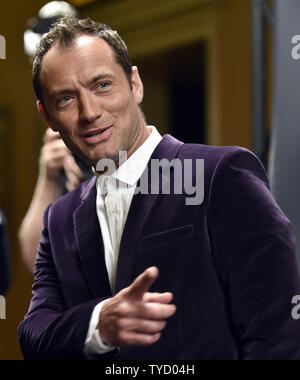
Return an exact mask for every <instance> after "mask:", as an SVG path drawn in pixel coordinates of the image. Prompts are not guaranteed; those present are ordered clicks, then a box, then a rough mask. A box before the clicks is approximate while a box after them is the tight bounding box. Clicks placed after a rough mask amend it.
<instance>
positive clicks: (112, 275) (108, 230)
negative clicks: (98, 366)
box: [85, 126, 162, 355]
mask: <svg viewBox="0 0 300 380" xmlns="http://www.w3.org/2000/svg"><path fill="white" fill-rule="evenodd" d="M148 128H149V129H150V130H151V134H150V136H149V137H148V138H147V140H146V141H145V142H144V143H143V145H141V146H140V148H139V149H138V150H136V151H135V152H134V153H133V154H132V155H131V156H130V157H129V158H128V160H127V161H125V162H124V163H123V164H122V165H121V166H120V167H119V168H118V169H117V170H116V171H114V172H113V173H112V174H111V175H107V174H103V175H101V176H99V177H98V180H97V200H96V208H97V215H98V219H99V224H100V227H101V233H102V239H103V244H104V253H105V262H106V268H107V273H108V276H109V282H110V286H111V290H112V294H114V289H115V282H116V272H117V264H118V258H119V249H120V243H121V238H122V234H123V230H124V226H125V222H126V219H127V215H128V211H129V208H130V205H131V201H132V198H133V195H134V192H135V189H136V185H137V182H138V180H139V179H140V177H141V176H142V174H143V172H144V170H145V169H146V167H147V165H148V162H149V160H150V158H151V156H152V153H153V152H154V150H155V148H156V147H157V145H158V144H159V143H160V142H161V140H162V136H161V135H160V134H159V132H158V131H157V129H156V128H155V127H153V126H149V127H148ZM106 301H107V300H105V301H103V302H101V303H100V304H98V305H97V306H96V307H95V309H94V311H93V314H92V317H91V321H90V325H89V330H88V334H87V338H86V341H85V354H87V355H92V354H104V353H107V352H109V351H111V350H113V349H115V347H108V346H106V345H105V344H104V343H103V342H102V340H101V338H100V334H99V331H98V329H97V325H98V322H99V317H100V313H101V309H102V306H103V304H104V303H105V302H106Z"/></svg>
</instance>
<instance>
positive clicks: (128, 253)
mask: <svg viewBox="0 0 300 380" xmlns="http://www.w3.org/2000/svg"><path fill="white" fill-rule="evenodd" d="M182 144H183V143H182V142H180V141H178V140H176V139H175V138H173V137H172V136H170V135H165V136H164V137H163V140H162V141H161V142H160V144H159V145H158V146H157V147H156V149H155V151H154V152H153V154H152V156H151V159H163V158H166V159H168V160H169V161H171V160H172V159H173V158H174V157H175V156H176V154H177V152H178V150H179V148H180V146H181V145H182ZM150 162H151V160H150V161H149V163H148V167H147V168H148V170H147V171H145V172H144V174H143V176H144V175H148V184H149V187H148V188H149V194H148V195H145V194H136V195H134V196H133V199H132V203H131V206H130V209H129V213H128V217H127V220H126V223H125V228H124V232H123V235H122V239H121V245H120V251H119V260H118V267H117V277H116V286H115V293H118V292H119V291H120V290H121V289H123V288H124V287H127V286H129V285H130V283H131V281H132V280H133V279H132V278H131V277H132V269H133V263H134V260H135V256H136V254H137V252H138V249H137V243H138V241H139V238H140V237H141V235H142V231H143V228H144V226H145V224H146V223H147V221H148V219H149V218H150V217H151V212H153V211H154V210H155V205H156V204H157V202H158V200H159V198H160V197H161V195H160V194H153V193H151V188H152V186H153V183H152V182H151V176H150V168H151V166H150ZM160 178H161V173H160Z"/></svg>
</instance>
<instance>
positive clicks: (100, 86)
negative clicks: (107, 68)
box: [98, 82, 109, 89]
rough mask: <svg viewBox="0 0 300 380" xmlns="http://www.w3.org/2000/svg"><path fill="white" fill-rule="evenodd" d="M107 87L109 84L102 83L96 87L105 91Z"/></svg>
mask: <svg viewBox="0 0 300 380" xmlns="http://www.w3.org/2000/svg"><path fill="white" fill-rule="evenodd" d="M108 86H109V83H107V82H103V83H99V85H98V87H99V88H100V89H101V88H103V89H106V88H107V87H108Z"/></svg>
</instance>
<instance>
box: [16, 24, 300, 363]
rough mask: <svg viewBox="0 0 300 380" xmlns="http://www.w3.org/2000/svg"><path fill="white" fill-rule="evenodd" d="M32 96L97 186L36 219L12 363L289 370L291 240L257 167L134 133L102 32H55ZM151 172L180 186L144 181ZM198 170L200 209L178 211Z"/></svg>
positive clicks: (138, 89) (84, 27) (131, 82)
mask: <svg viewBox="0 0 300 380" xmlns="http://www.w3.org/2000/svg"><path fill="white" fill-rule="evenodd" d="M187 75H188V73H187ZM33 83H34V88H35V92H36V95H37V98H38V108H39V111H40V113H41V114H42V116H43V117H44V118H45V120H46V121H47V123H48V124H49V126H50V127H51V128H52V129H53V130H54V131H58V132H59V133H60V135H61V137H62V139H63V140H64V142H65V143H66V145H67V146H68V148H69V149H70V150H71V151H72V152H73V153H75V154H77V155H78V156H79V157H81V158H82V159H85V160H86V161H87V162H89V163H90V164H92V165H93V167H94V168H95V170H96V171H97V172H98V177H96V176H95V177H93V178H92V179H91V180H89V181H87V182H85V183H84V184H83V185H81V186H80V187H79V188H77V189H76V190H75V191H73V192H71V193H69V194H67V195H66V196H65V197H63V198H61V199H60V200H58V201H57V202H55V203H54V204H53V205H51V206H49V207H48V209H47V210H46V212H45V215H44V224H45V227H44V230H43V233H42V237H41V241H40V246H39V252H38V257H37V263H36V271H35V284H34V286H33V298H32V301H31V305H30V309H29V312H28V314H27V316H26V317H25V319H24V321H23V322H22V323H21V325H20V327H19V337H20V343H21V347H22V350H23V353H24V356H25V358H27V359H89V358H99V359H104V358H116V359H117V358H119V359H232V360H236V359H299V358H300V326H299V323H297V322H296V321H294V320H293V319H292V317H291V309H292V305H291V300H292V298H293V297H294V296H295V295H296V294H300V293H299V292H300V277H299V272H298V268H297V263H296V258H295V241H294V238H293V235H292V233H291V227H290V223H289V221H288V220H287V219H286V217H285V216H284V215H283V214H282V212H281V210H280V209H279V207H278V206H277V204H276V202H275V201H274V199H273V197H272V195H271V193H270V191H269V189H268V183H267V178H266V174H265V171H264V169H263V168H262V166H261V164H260V163H259V161H258V160H257V158H256V157H255V156H254V155H253V154H252V153H250V152H249V151H247V150H245V149H242V148H238V147H208V146H203V145H190V144H189V145H187V144H183V143H181V142H179V141H178V140H176V139H174V138H173V137H172V136H170V135H166V136H164V137H161V136H160V135H159V133H158V132H157V130H156V129H155V128H154V127H148V126H147V125H146V122H145V120H144V117H143V114H142V111H141V108H140V104H141V102H142V99H143V85H142V81H141V79H140V76H139V73H138V70H137V68H136V67H132V64H131V62H130V59H129V57H128V53H127V49H126V46H125V44H124V42H123V41H122V40H121V39H120V37H119V36H118V34H117V33H116V32H114V31H112V30H111V29H110V28H108V27H106V26H104V25H102V24H98V23H94V22H92V21H90V20H81V21H78V20H74V19H70V18H67V19H63V20H61V21H60V22H58V23H57V24H56V25H55V26H54V27H53V29H52V30H51V31H50V33H49V34H48V35H47V36H45V38H44V39H43V41H42V42H41V45H40V47H39V49H38V51H37V55H36V58H35V63H34V68H33ZM183 127H184V126H183ZM125 153H126V154H125ZM163 159H164V160H166V161H168V162H170V163H172V162H173V163H174V162H175V161H174V160H176V165H177V166H179V167H180V165H178V163H179V164H180V163H182V164H183V166H181V168H183V173H182V172H181V173H180V172H179V171H178V170H175V167H173V169H174V170H170V171H169V175H168V173H167V171H166V170H164V169H163V170H162V171H159V170H158V171H156V172H154V174H155V175H154V177H155V178H156V179H153V175H152V174H153V173H151V175H149V173H150V170H148V169H150V167H152V166H153V167H155V165H152V163H153V162H154V163H155V162H157V160H163ZM197 160H198V161H197ZM199 160H204V164H205V171H204V184H203V181H202V185H204V197H203V201H202V203H201V202H191V201H190V202H188V201H187V200H188V197H187V195H191V193H190V192H189V191H183V192H181V193H180V191H178V185H182V183H183V182H184V181H186V180H188V179H189V178H188V177H191V179H192V180H193V183H195V182H196V184H198V185H199V186H200V185H201V184H199V181H198V177H199V172H200V171H201V170H200V169H201V165H199V166H197V162H200V163H201V162H202V161H199ZM111 162H113V163H115V166H116V170H111V168H112V165H110V164H111ZM187 162H192V163H193V164H194V165H193V166H192V168H191V166H189V165H186V163H187ZM176 165H174V166H176ZM199 168H200V169H199ZM145 173H146V174H145ZM179 174H183V177H181V176H180V175H179ZM157 175H158V177H159V181H160V183H161V184H162V185H163V186H162V187H164V185H165V184H169V185H170V193H169V194H165V193H166V192H165V191H163V189H160V190H161V191H158V192H157V191H154V190H157V186H156V185H157ZM147 179H148V181H149V182H148V187H147V186H145V183H147V182H145V180H147ZM140 187H142V188H143V189H144V191H142V192H137V189H138V188H140ZM160 187H161V186H160ZM166 188H167V186H166V187H164V189H166ZM124 189H126V190H127V191H123V190H124ZM145 189H146V190H149V191H148V193H147V192H146V191H145ZM134 192H135V193H136V194H134ZM200 198H201V197H200ZM201 200H202V199H201ZM193 203H194V204H193ZM199 203H201V204H199Z"/></svg>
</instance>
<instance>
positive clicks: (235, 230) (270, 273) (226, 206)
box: [208, 148, 300, 360]
mask: <svg viewBox="0 0 300 380" xmlns="http://www.w3.org/2000/svg"><path fill="white" fill-rule="evenodd" d="M208 225H209V231H210V236H211V241H212V249H213V255H214V258H215V263H216V267H217V271H218V273H219V275H220V278H221V282H222V284H223V288H224V292H225V295H226V299H227V301H228V309H229V311H230V314H231V319H232V330H233V334H234V335H235V336H236V339H237V341H238V343H239V346H240V352H241V358H242V359H244V360H257V359H262V360H287V359H290V360H294V359H297V360H299V359H300V323H299V321H295V320H293V318H292V307H293V305H292V298H293V297H294V296H295V295H299V294H300V275H299V265H298V261H297V258H296V253H295V238H294V236H293V233H292V229H291V224H290V222H289V220H288V219H287V218H286V216H285V215H284V214H283V212H282V211H281V210H280V208H279V206H278V205H277V203H276V201H275V200H274V198H273V196H272V194H271V192H270V190H269V184H268V179H267V175H266V172H265V170H264V169H263V167H262V165H261V163H260V162H259V160H258V159H257V158H256V157H255V156H254V155H253V154H252V153H251V152H249V151H247V150H246V149H243V148H235V150H234V151H233V152H230V153H228V154H227V155H225V157H224V158H223V159H222V160H221V161H220V163H219V165H218V166H217V168H216V170H215V173H214V176H213V179H212V182H211V187H210V194H209V205H208Z"/></svg>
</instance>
